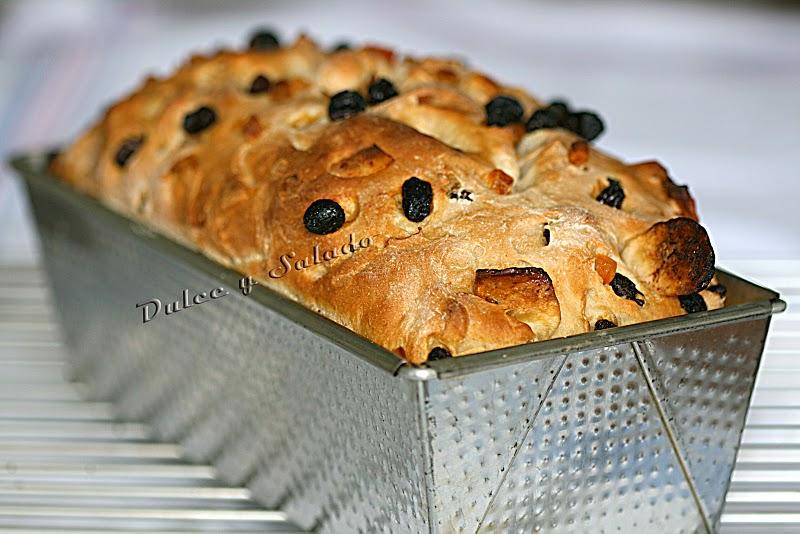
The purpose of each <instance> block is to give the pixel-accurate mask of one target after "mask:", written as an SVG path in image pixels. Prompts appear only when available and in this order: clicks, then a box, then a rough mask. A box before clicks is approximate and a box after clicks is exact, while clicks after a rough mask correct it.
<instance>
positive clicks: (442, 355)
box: [428, 347, 453, 362]
mask: <svg viewBox="0 0 800 534" xmlns="http://www.w3.org/2000/svg"><path fill="white" fill-rule="evenodd" d="M452 357H453V355H452V354H450V351H449V350H447V349H446V348H444V347H434V348H433V349H431V351H430V352H429V353H428V361H429V362H435V361H436V360H444V359H446V358H452Z"/></svg>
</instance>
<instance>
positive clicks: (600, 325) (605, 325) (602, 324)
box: [594, 319, 617, 330]
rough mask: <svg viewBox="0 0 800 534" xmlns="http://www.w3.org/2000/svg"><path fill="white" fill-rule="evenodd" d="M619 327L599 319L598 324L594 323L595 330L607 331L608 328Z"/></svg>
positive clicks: (606, 320)
mask: <svg viewBox="0 0 800 534" xmlns="http://www.w3.org/2000/svg"><path fill="white" fill-rule="evenodd" d="M616 327H617V325H616V324H614V323H612V322H611V321H609V320H608V319H598V321H597V322H596V323H594V329H595V330H605V329H607V328H616Z"/></svg>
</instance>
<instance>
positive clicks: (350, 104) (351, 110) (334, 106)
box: [328, 91, 367, 121]
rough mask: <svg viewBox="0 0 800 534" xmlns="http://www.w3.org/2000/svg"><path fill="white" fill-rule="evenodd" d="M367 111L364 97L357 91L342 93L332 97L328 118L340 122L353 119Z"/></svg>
mask: <svg viewBox="0 0 800 534" xmlns="http://www.w3.org/2000/svg"><path fill="white" fill-rule="evenodd" d="M365 109H367V104H366V102H364V97H363V96H361V95H360V94H358V93H357V92H355V91H342V92H340V93H336V94H335V95H333V96H332V97H331V101H330V103H329V104H328V117H330V119H331V120H332V121H338V120H341V119H346V118H348V117H352V116H353V115H356V114H358V113H361V112H362V111H364V110H365Z"/></svg>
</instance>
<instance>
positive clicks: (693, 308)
mask: <svg viewBox="0 0 800 534" xmlns="http://www.w3.org/2000/svg"><path fill="white" fill-rule="evenodd" d="M678 301H680V303H681V308H683V309H684V310H686V313H697V312H701V311H706V310H707V309H708V306H706V301H705V300H703V297H702V296H701V295H700V293H690V294H689V295H681V296H679V297H678Z"/></svg>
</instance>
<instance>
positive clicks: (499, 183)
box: [483, 169, 514, 195]
mask: <svg viewBox="0 0 800 534" xmlns="http://www.w3.org/2000/svg"><path fill="white" fill-rule="evenodd" d="M483 181H484V182H485V183H486V185H487V186H488V187H489V188H490V189H491V190H492V191H494V192H495V193H497V194H498V195H507V194H509V193H510V192H511V187H512V186H513V185H514V179H513V178H512V177H511V176H509V175H508V174H506V173H505V172H503V171H502V170H500V169H494V170H492V171H491V172H489V173H488V174H487V175H486V176H484V177H483Z"/></svg>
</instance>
